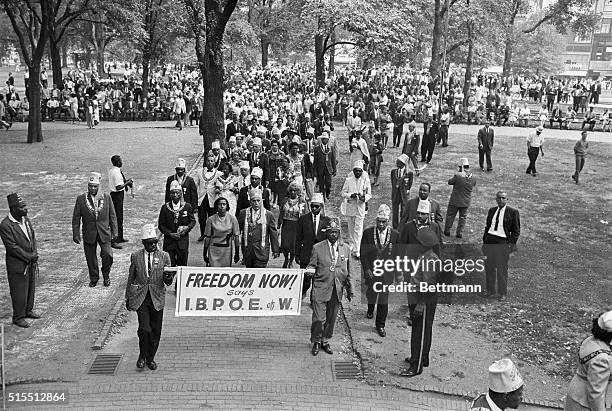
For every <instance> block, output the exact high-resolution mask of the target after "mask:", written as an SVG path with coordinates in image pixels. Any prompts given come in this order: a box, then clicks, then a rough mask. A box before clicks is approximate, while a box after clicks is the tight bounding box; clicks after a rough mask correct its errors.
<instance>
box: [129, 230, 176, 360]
mask: <svg viewBox="0 0 612 411" xmlns="http://www.w3.org/2000/svg"><path fill="white" fill-rule="evenodd" d="M141 240H142V244H143V249H141V250H138V251H136V252H134V253H133V254H132V255H131V256H130V272H129V275H128V280H127V285H126V288H125V306H126V308H127V309H128V310H129V311H136V314H138V331H137V334H138V346H139V347H140V353H139V355H138V361H137V362H136V367H138V368H144V366H145V364H146V365H147V367H149V369H151V370H155V369H157V364H156V363H155V354H156V353H157V348H158V347H159V339H160V337H161V330H162V320H163V318H164V304H165V302H166V288H165V287H164V284H165V285H170V284H172V280H173V277H174V272H173V271H171V270H170V268H169V267H170V265H171V263H170V256H169V255H168V253H166V252H165V251H160V250H159V249H158V248H157V241H158V240H157V232H156V231H155V226H154V225H153V224H146V225H145V226H144V227H143V228H142V236H141Z"/></svg>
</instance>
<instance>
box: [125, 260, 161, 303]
mask: <svg viewBox="0 0 612 411" xmlns="http://www.w3.org/2000/svg"><path fill="white" fill-rule="evenodd" d="M145 254H146V252H145V250H144V249H142V250H139V251H136V252H135V253H133V254H132V255H131V256H130V273H129V276H128V280H127V285H126V287H125V298H126V300H127V301H128V304H127V308H128V310H130V311H136V310H138V309H139V308H140V306H141V304H142V302H143V301H144V300H145V298H146V296H147V292H150V293H151V300H152V301H153V305H154V307H155V309H156V310H157V311H160V310H163V308H164V305H165V301H166V288H165V287H164V267H170V255H169V254H168V253H167V252H165V251H160V250H156V251H155V252H154V253H153V255H152V258H151V260H152V262H151V273H149V276H147V268H146V267H147V262H146V261H145Z"/></svg>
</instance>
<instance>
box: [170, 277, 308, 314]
mask: <svg viewBox="0 0 612 411" xmlns="http://www.w3.org/2000/svg"><path fill="white" fill-rule="evenodd" d="M302 278H303V271H302V270H291V269H286V268H231V267H225V268H212V267H178V272H177V277H176V284H177V291H176V310H175V315H176V316H177V317H189V316H195V317H243V316H249V317H264V316H277V315H300V309H301V307H302Z"/></svg>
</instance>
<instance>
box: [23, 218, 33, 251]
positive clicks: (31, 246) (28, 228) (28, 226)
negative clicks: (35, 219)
mask: <svg viewBox="0 0 612 411" xmlns="http://www.w3.org/2000/svg"><path fill="white" fill-rule="evenodd" d="M23 225H24V226H25V228H26V232H27V233H28V239H29V240H30V249H32V250H34V241H33V240H32V230H30V225H29V224H28V222H27V221H26V219H25V218H24V219H23Z"/></svg>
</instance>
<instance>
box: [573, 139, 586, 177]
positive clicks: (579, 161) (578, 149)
mask: <svg viewBox="0 0 612 411" xmlns="http://www.w3.org/2000/svg"><path fill="white" fill-rule="evenodd" d="M588 149H589V142H588V141H587V132H586V131H583V132H582V136H581V138H580V140H578V141H577V142H576V145H575V146H574V155H575V156H576V172H574V174H573V175H572V179H573V180H574V181H575V182H576V184H578V178H579V177H580V172H581V171H582V168H583V167H584V160H585V157H586V155H587V151H588Z"/></svg>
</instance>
